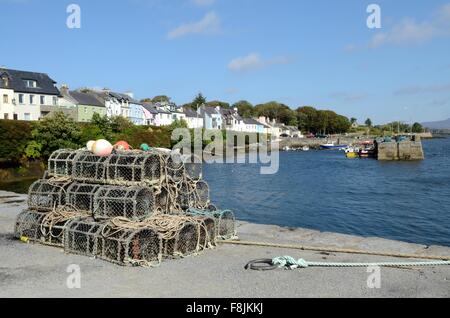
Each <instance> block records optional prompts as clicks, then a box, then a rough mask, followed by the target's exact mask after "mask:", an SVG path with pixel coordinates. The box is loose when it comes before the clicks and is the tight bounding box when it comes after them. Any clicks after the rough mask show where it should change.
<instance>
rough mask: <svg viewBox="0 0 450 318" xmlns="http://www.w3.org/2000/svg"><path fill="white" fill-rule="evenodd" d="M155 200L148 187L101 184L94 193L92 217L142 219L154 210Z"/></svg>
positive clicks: (152, 192)
mask: <svg viewBox="0 0 450 318" xmlns="http://www.w3.org/2000/svg"><path fill="white" fill-rule="evenodd" d="M155 201H156V200H155V193H154V191H152V190H151V189H150V188H145V187H115V186H102V187H100V188H99V189H98V191H97V192H96V194H95V204H94V210H93V211H94V218H95V219H97V220H98V219H109V218H115V217H124V218H127V219H129V220H135V221H138V220H142V219H145V218H146V217H148V216H150V215H151V214H152V213H153V212H155V211H156V202H155Z"/></svg>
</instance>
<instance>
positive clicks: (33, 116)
mask: <svg viewBox="0 0 450 318" xmlns="http://www.w3.org/2000/svg"><path fill="white" fill-rule="evenodd" d="M59 96H60V92H59V90H58V88H57V87H56V82H55V81H54V80H52V79H51V78H50V77H49V76H48V75H47V74H45V73H36V72H28V71H19V70H11V69H6V68H0V118H3V119H14V120H29V121H35V120H39V119H41V118H43V117H45V116H47V115H48V114H50V113H51V112H53V111H55V110H57V109H58V106H59V105H58V98H59Z"/></svg>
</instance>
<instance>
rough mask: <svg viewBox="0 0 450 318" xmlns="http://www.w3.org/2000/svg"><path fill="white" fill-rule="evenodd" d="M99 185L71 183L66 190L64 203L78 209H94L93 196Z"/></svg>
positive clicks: (86, 210)
mask: <svg viewBox="0 0 450 318" xmlns="http://www.w3.org/2000/svg"><path fill="white" fill-rule="evenodd" d="M98 189H100V185H97V184H87V183H77V182H75V183H72V184H71V185H70V186H69V187H68V188H67V191H66V203H67V204H68V205H70V206H71V207H73V208H75V209H76V210H78V211H85V212H92V211H94V196H95V193H96V192H97V191H98Z"/></svg>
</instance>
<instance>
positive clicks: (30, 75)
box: [0, 68, 61, 96]
mask: <svg viewBox="0 0 450 318" xmlns="http://www.w3.org/2000/svg"><path fill="white" fill-rule="evenodd" d="M4 75H6V76H7V77H8V79H9V83H8V87H4V82H3V81H2V80H0V88H9V89H13V90H14V91H16V92H19V93H31V94H46V95H57V96H61V95H60V92H59V90H58V88H56V86H55V84H56V82H55V81H54V80H52V79H51V78H50V77H49V76H48V75H47V74H45V73H36V72H27V71H18V70H10V69H4V68H0V78H1V77H3V76H4ZM25 80H33V81H36V83H37V85H36V86H37V87H27V86H26V85H25V83H24V81H25Z"/></svg>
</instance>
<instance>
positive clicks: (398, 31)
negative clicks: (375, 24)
mask: <svg viewBox="0 0 450 318" xmlns="http://www.w3.org/2000/svg"><path fill="white" fill-rule="evenodd" d="M449 27H450V4H446V5H444V6H442V7H440V8H439V9H438V10H437V11H436V12H435V13H434V14H433V15H432V17H431V18H430V19H428V20H426V21H422V22H417V21H416V20H414V19H412V18H404V19H402V20H401V21H400V22H399V23H397V24H395V25H394V26H393V27H392V28H391V29H390V30H388V31H385V32H379V33H377V34H376V35H374V36H373V37H372V39H371V40H370V42H369V48H378V47H380V46H383V45H386V44H393V45H407V44H420V43H423V42H427V41H430V40H432V39H434V38H438V37H448V36H450V28H449Z"/></svg>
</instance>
